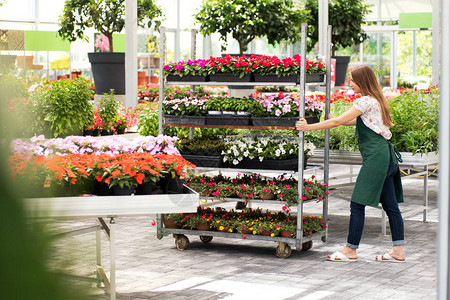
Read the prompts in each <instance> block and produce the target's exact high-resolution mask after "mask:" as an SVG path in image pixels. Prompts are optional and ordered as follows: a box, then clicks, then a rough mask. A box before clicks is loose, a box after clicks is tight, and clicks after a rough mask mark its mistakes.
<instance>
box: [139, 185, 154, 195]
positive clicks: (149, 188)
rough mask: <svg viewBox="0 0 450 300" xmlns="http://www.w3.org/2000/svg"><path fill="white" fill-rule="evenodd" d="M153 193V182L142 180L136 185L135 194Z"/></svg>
mask: <svg viewBox="0 0 450 300" xmlns="http://www.w3.org/2000/svg"><path fill="white" fill-rule="evenodd" d="M151 194H153V182H144V183H142V184H139V185H138V186H137V187H136V195H151Z"/></svg>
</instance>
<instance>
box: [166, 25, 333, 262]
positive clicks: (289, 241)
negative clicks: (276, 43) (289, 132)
mask: <svg viewBox="0 0 450 300" xmlns="http://www.w3.org/2000/svg"><path fill="white" fill-rule="evenodd" d="M306 29H307V24H305V23H303V24H302V30H301V37H302V42H301V57H302V58H305V57H306ZM160 34H161V35H160V44H159V47H160V54H161V56H160V60H161V61H160V85H159V120H160V122H159V133H160V134H163V120H164V116H163V100H164V85H165V84H173V85H190V86H191V90H193V88H194V86H195V85H240V86H245V85H284V86H295V85H297V84H296V83H293V82H292V83H280V82H276V83H275V82H232V83H230V82H211V81H209V82H205V83H201V82H184V81H179V82H165V80H164V76H163V74H164V70H163V66H164V65H165V54H166V53H165V28H164V27H161V29H160ZM191 36H192V43H191V59H195V45H196V42H195V40H196V30H195V29H193V30H191ZM327 41H328V43H327V45H328V49H327V53H328V55H327V58H326V68H327V74H326V76H325V79H324V81H321V82H317V81H316V82H309V83H308V85H316V86H325V87H326V104H325V117H326V118H327V116H328V114H329V112H330V94H331V85H330V80H331V74H330V70H331V26H328V34H327ZM306 77H307V74H306V60H305V59H302V60H301V68H300V84H299V87H300V95H301V101H300V112H299V117H304V116H305V101H304V100H305V87H306ZM164 126H180V127H191V128H192V127H204V128H241V129H291V128H289V127H280V126H227V125H190V124H165V125H164ZM190 137H191V138H192V137H193V128H192V130H191V131H190ZM325 149H326V150H325V153H324V182H325V183H328V181H329V167H328V163H329V160H328V158H329V150H328V149H329V130H326V131H325ZM303 151H304V133H303V132H299V155H298V178H299V184H298V193H299V198H300V199H301V197H302V195H303V185H302V184H301V182H302V179H303V176H304V174H303V163H304V162H303V155H304V152H303ZM327 191H328V187H327ZM225 200H226V199H225ZM232 201H236V199H233V200H232ZM250 201H252V200H250ZM260 203H267V201H265V202H260ZM278 203H280V202H278ZM281 203H282V202H281ZM302 217H303V201H300V203H298V204H297V231H296V237H295V238H284V237H270V236H263V235H248V236H247V239H248V240H262V241H272V242H277V243H278V246H277V248H276V255H277V256H278V257H280V258H287V257H289V256H290V255H291V251H292V250H291V246H294V247H295V249H296V250H297V251H301V250H309V249H310V248H311V247H312V240H313V238H316V237H319V236H320V237H321V239H322V241H324V242H325V241H326V239H327V235H328V229H326V230H325V233H324V234H321V235H319V236H318V235H317V234H316V235H313V236H312V237H310V236H308V237H304V236H303V222H302ZM163 218H164V215H162V214H160V215H158V221H159V222H158V224H157V237H158V239H162V238H163V237H164V236H167V235H170V234H172V235H173V236H174V237H175V245H176V247H177V248H178V249H179V250H184V249H186V248H187V247H188V245H189V239H188V237H187V235H198V236H199V237H200V240H201V241H202V242H204V243H209V242H211V240H212V239H213V237H214V236H217V237H225V238H237V239H242V234H241V233H228V232H218V231H199V230H186V229H172V228H165V227H163V222H162V220H163ZM323 219H324V221H325V225H328V197H324V198H323ZM327 227H328V226H327Z"/></svg>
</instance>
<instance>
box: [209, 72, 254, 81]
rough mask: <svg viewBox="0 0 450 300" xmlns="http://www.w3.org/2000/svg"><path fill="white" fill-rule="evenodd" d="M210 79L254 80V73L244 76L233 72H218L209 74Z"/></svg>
mask: <svg viewBox="0 0 450 300" xmlns="http://www.w3.org/2000/svg"><path fill="white" fill-rule="evenodd" d="M209 80H210V81H216V82H253V81H254V79H253V75H252V74H245V75H244V76H243V77H242V78H240V77H239V76H238V75H234V74H231V73H217V74H210V75H209Z"/></svg>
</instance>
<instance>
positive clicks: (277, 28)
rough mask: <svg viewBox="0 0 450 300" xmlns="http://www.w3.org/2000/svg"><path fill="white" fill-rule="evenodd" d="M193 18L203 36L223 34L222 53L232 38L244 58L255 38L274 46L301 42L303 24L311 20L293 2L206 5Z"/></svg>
mask: <svg viewBox="0 0 450 300" xmlns="http://www.w3.org/2000/svg"><path fill="white" fill-rule="evenodd" d="M230 12H232V13H230ZM194 18H195V21H196V22H197V23H199V24H200V32H201V33H202V34H205V35H209V34H212V33H219V34H220V40H221V41H222V42H223V44H222V50H225V47H226V42H227V35H228V34H231V35H232V37H233V38H234V39H235V40H236V41H237V42H238V43H239V53H240V55H242V54H243V53H244V52H245V51H246V50H247V48H248V44H249V43H250V42H251V41H252V40H253V39H254V38H255V37H264V36H265V37H267V40H268V42H269V44H272V45H274V44H276V43H279V42H281V41H289V42H296V41H298V40H300V32H301V30H300V24H301V23H303V22H305V21H306V20H307V19H308V13H307V12H306V11H305V10H301V9H300V8H298V7H296V6H295V5H294V1H291V0H288V1H284V0H275V1H264V0H256V1H240V0H219V1H204V2H203V4H202V6H201V8H200V10H199V11H198V12H197V13H196V14H195V16H194Z"/></svg>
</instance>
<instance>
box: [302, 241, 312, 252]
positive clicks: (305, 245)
mask: <svg viewBox="0 0 450 300" xmlns="http://www.w3.org/2000/svg"><path fill="white" fill-rule="evenodd" d="M312 246H313V241H309V242H304V243H303V244H302V251H308V250H309V249H311V248H312Z"/></svg>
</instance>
